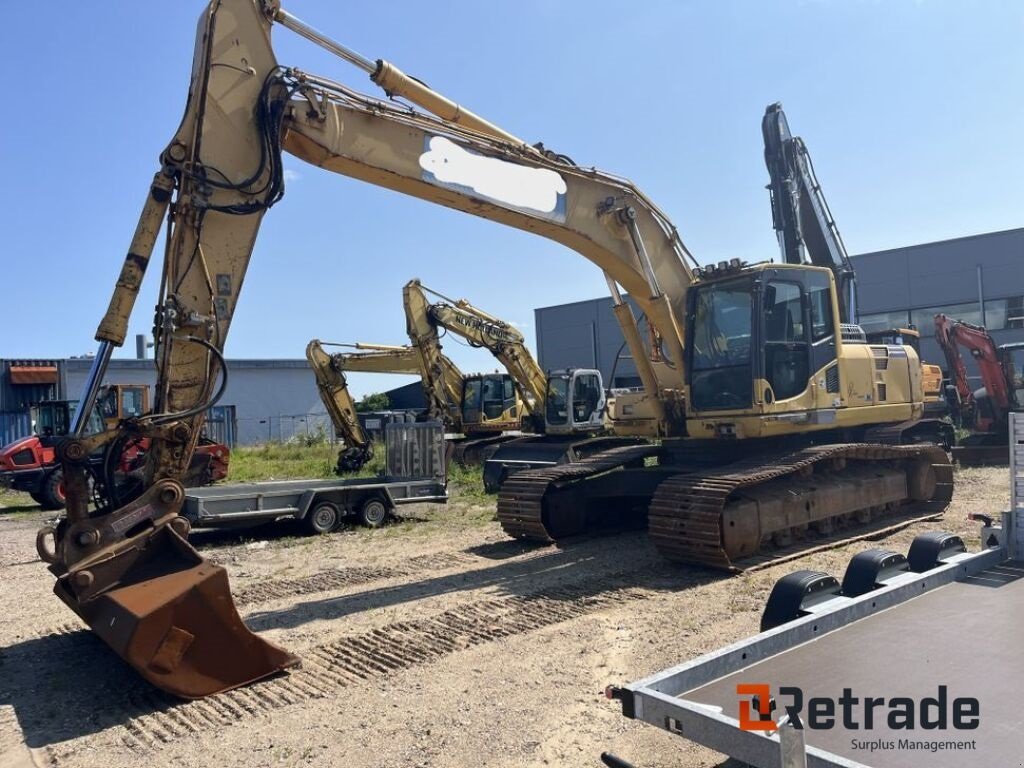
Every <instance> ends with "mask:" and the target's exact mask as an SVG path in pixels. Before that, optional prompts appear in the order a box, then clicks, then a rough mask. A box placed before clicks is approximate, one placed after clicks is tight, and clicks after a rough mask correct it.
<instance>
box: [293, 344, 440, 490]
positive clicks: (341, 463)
mask: <svg viewBox="0 0 1024 768" xmlns="http://www.w3.org/2000/svg"><path fill="white" fill-rule="evenodd" d="M325 346H348V345H330V343H329V342H324V341H320V340H319V339H313V340H312V341H310V342H309V344H308V345H307V346H306V359H307V360H308V361H309V365H310V367H311V368H312V369H313V374H314V376H315V377H316V388H317V392H319V393H320V399H321V400H322V401H323V404H324V408H326V409H327V414H328V416H330V418H331V423H332V424H333V425H334V431H335V432H336V433H337V434H338V435H339V436H340V437H341V439H342V441H343V443H344V446H343V447H342V449H341V451H340V452H339V453H338V464H337V467H336V468H335V471H336V472H337V473H338V474H342V473H343V472H356V471H358V470H359V469H361V468H362V467H363V466H364V465H365V464H366V462H368V461H369V460H370V459H372V458H373V442H372V441H371V440H370V438H369V436H368V435H367V434H366V431H365V430H364V429H363V427H362V425H361V424H360V423H359V417H358V414H357V413H356V404H355V401H354V400H353V399H352V393H351V392H349V391H348V380H347V378H346V376H345V372H346V371H366V372H373V373H408V374H414V375H417V376H418V375H420V360H419V355H417V354H416V351H415V350H414V349H412V348H411V347H383V346H377V345H374V346H373V348H372V349H371V350H369V351H364V352H356V353H338V354H333V355H332V354H328V352H327V351H326V350H325V349H324V347H325ZM355 346H356V347H358V348H365V346H364V345H359V344H357V345H355Z"/></svg>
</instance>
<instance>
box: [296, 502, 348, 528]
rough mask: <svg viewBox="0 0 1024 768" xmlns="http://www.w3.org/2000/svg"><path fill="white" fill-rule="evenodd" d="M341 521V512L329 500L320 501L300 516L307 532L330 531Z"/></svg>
mask: <svg viewBox="0 0 1024 768" xmlns="http://www.w3.org/2000/svg"><path fill="white" fill-rule="evenodd" d="M339 522H341V512H340V511H339V510H338V507H337V506H335V505H334V504H332V503H331V502H329V501H321V502H320V503H319V504H317V505H316V506H315V507H313V508H312V509H311V510H309V512H307V513H306V516H305V517H304V518H302V524H303V525H304V526H305V528H306V531H307V532H308V533H311V534H314V535H317V536H319V535H321V534H324V533H330V532H331V531H333V530H334V529H335V528H337V527H338V523H339Z"/></svg>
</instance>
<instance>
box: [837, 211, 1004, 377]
mask: <svg viewBox="0 0 1024 768" xmlns="http://www.w3.org/2000/svg"><path fill="white" fill-rule="evenodd" d="M853 263H854V266H855V267H856V269H857V285H858V290H859V297H860V314H861V324H862V325H864V327H865V328H868V329H870V328H871V327H881V326H882V325H896V324H904V325H905V324H913V325H915V326H916V327H917V328H918V330H919V331H920V332H921V336H922V341H921V354H922V357H924V359H926V360H928V361H930V362H935V363H938V364H939V365H942V366H943V368H945V358H944V357H943V354H942V350H940V349H939V345H938V344H936V343H935V340H934V325H933V318H934V316H935V315H936V314H937V313H939V312H944V313H945V314H948V315H950V316H951V317H955V318H957V319H960V320H966V321H967V322H971V323H975V324H978V325H984V326H985V327H986V328H988V330H989V332H990V333H991V334H992V338H993V339H995V342H996V343H997V344H1007V343H1010V342H1016V341H1024V228H1022V229H1011V230H1007V231H1004V232H991V233H987V234H981V235H972V236H970V237H960V238H956V239H954V240H943V241H940V242H936V243H925V244H922V245H914V246H909V247H907V248H894V249H892V250H888V251H877V252H874V253H865V254H862V255H859V256H854V257H853ZM983 307H984V313H983V311H982V308H983ZM968 365H969V366H970V362H968Z"/></svg>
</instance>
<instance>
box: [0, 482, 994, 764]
mask: <svg viewBox="0 0 1024 768" xmlns="http://www.w3.org/2000/svg"><path fill="white" fill-rule="evenodd" d="M956 483H957V490H956V495H955V497H954V501H953V503H952V505H951V506H950V507H949V509H948V510H947V512H946V513H945V516H944V519H943V520H942V521H941V522H931V523H924V524H916V525H913V526H911V527H909V528H907V529H904V530H902V531H900V532H898V533H895V534H893V535H890V536H888V537H885V538H883V539H881V540H880V541H874V542H872V541H860V542H856V543H854V544H850V545H847V546H844V547H841V548H838V549H832V550H829V551H825V552H819V553H816V554H811V555H807V556H804V557H801V558H800V559H798V560H794V561H791V562H788V563H785V564H782V565H777V566H774V567H771V568H769V569H766V570H761V571H758V572H754V573H747V574H744V575H741V576H734V577H724V576H722V575H720V574H715V573H708V572H704V571H699V570H695V569H687V568H680V567H676V566H672V565H669V564H667V563H666V562H665V561H663V560H662V559H661V558H660V557H659V556H658V554H657V553H656V552H655V551H654V549H653V547H651V545H650V544H649V543H648V542H647V540H646V537H645V535H644V534H643V533H640V532H636V533H628V534H621V535H617V536H613V537H612V536H609V537H594V538H589V539H584V540H580V541H577V542H574V543H572V544H571V545H568V546H565V547H562V548H558V547H554V546H546V547H545V546H526V545H523V544H520V543H517V542H514V541H510V540H508V539H507V538H506V537H505V536H504V535H503V533H502V531H501V529H500V528H499V526H498V524H497V523H496V522H493V521H491V519H490V518H491V509H492V507H488V506H487V504H489V503H491V502H481V501H480V500H479V499H473V498H468V499H464V500H458V499H456V500H455V501H454V502H453V503H451V504H450V505H449V506H448V507H431V506H426V505H424V506H418V507H414V508H409V507H407V508H405V509H406V512H405V515H406V516H407V519H406V520H405V521H404V522H403V523H401V524H399V525H395V526H391V527H389V528H385V529H381V530H377V531H366V530H358V531H351V532H342V533H335V534H331V535H328V536H324V537H319V538H304V537H299V536H297V535H295V533H294V531H293V530H291V529H289V528H288V527H287V526H285V527H284V528H282V529H280V530H276V531H274V532H272V533H270V534H269V535H268V536H264V537H262V538H256V537H257V535H259V534H258V533H257V532H250V533H248V534H245V535H244V536H242V535H238V534H231V535H225V534H223V533H214V532H208V533H199V534H195V535H194V536H193V539H194V542H195V543H196V545H197V546H198V547H199V548H200V549H201V551H202V552H203V554H204V555H206V556H207V557H208V558H210V559H212V560H214V561H216V562H218V563H220V564H222V565H224V566H225V567H226V568H227V570H228V572H229V574H230V578H231V587H232V592H233V594H234V596H235V600H236V603H237V604H238V606H239V610H240V612H241V613H242V616H243V617H244V618H245V620H246V621H247V622H248V624H249V626H250V627H251V628H253V629H254V630H256V631H257V632H260V633H261V634H263V635H264V636H266V637H268V638H270V639H272V640H274V641H276V642H278V643H280V644H282V645H284V646H286V647H287V648H289V649H290V650H292V651H293V652H295V653H296V654H298V655H299V656H301V657H302V660H303V666H302V669H301V670H299V671H295V672H292V673H291V674H288V675H285V676H282V677H279V678H276V679H273V680H270V681H267V682H263V683H260V684H257V685H253V686H250V687H248V688H245V689H242V690H238V691H233V692H231V693H228V694H225V695H222V696H217V697H213V698H211V699H207V700H204V701H199V702H190V703H182V702H178V701H175V700H172V699H170V698H168V697H167V696H165V695H163V694H161V693H160V692H158V691H156V690H154V689H152V688H151V687H149V686H148V685H147V684H146V683H144V682H143V681H142V680H141V679H140V678H138V677H137V676H136V675H135V674H134V673H133V672H132V671H131V670H130V669H129V668H128V667H127V666H126V665H124V664H123V663H122V662H121V661H120V660H119V659H118V658H117V657H116V656H115V655H114V654H113V653H112V652H110V651H109V650H107V648H106V647H105V646H104V645H103V644H102V643H101V642H100V641H99V640H98V639H96V638H95V637H94V636H93V635H92V634H91V633H90V632H88V631H87V630H85V629H84V628H83V626H82V625H81V624H80V622H78V620H77V618H76V617H75V616H74V615H73V614H72V613H71V612H70V611H69V610H68V609H67V608H65V607H64V606H63V605H62V604H61V603H60V601H59V600H57V598H56V597H54V596H53V595H52V594H51V592H50V590H51V588H52V578H51V577H50V575H49V574H48V572H47V571H46V569H45V568H44V567H43V564H42V563H41V562H39V561H38V560H37V559H36V556H35V551H34V543H33V542H34V537H35V532H36V529H37V527H38V526H39V523H40V522H41V521H42V520H43V519H44V517H45V515H44V513H42V512H39V511H38V510H36V509H32V508H24V507H19V506H17V504H18V503H19V500H20V499H24V498H27V497H16V496H12V495H7V496H3V497H0V504H5V505H6V508H4V509H0V568H2V571H0V572H2V574H3V582H2V583H3V589H2V591H0V768H13V766H20V765H32V764H33V763H35V764H36V765H40V766H51V765H52V766H62V767H63V766H66V767H67V768H76V767H79V766H98V765H103V766H112V767H116V766H128V765H138V764H143V763H145V764H146V765H148V766H153V767H155V766H164V765H175V766H196V767H197V768H198V766H207V765H211V764H212V765H217V766H224V768H231V767H232V766H239V767H240V768H241V767H242V766H245V768H251V767H252V766H292V765H295V766H301V765H318V766H325V765H345V766H350V767H351V768H363V767H364V766H365V767H366V768H371V767H372V768H377V767H378V766H380V767H383V766H482V765H488V766H516V768H521V767H522V766H534V765H554V766H597V765H600V761H599V755H600V753H601V752H602V751H605V750H609V751H612V752H614V753H616V754H618V755H620V756H622V757H624V758H626V759H628V760H631V761H633V762H635V763H636V764H637V765H640V766H644V767H645V768H655V767H656V766H674V767H677V766H702V765H706V766H711V765H718V764H719V763H721V762H722V760H723V758H722V756H720V755H717V754H715V753H713V752H710V751H708V750H705V749H703V748H700V747H697V746H695V745H693V744H691V743H689V742H687V741H685V740H683V739H682V738H679V737H677V736H672V735H669V734H667V733H665V732H663V731H660V730H658V729H655V728H653V727H650V726H647V725H644V724H641V723H637V722H634V721H631V720H627V719H626V718H624V717H622V715H621V714H620V711H619V707H618V705H617V704H615V703H613V702H609V701H607V700H605V699H604V698H603V696H602V691H603V689H604V687H605V686H606V685H607V684H609V683H624V682H628V681H631V680H635V679H638V678H641V677H644V676H646V675H648V674H650V673H653V672H655V671H658V670H661V669H663V668H665V667H668V666H671V665H674V664H678V663H680V662H683V661H687V660H690V659H693V658H694V657H696V656H698V655H700V654H702V653H705V652H708V651H712V650H714V649H716V648H718V647H720V646H722V645H725V644H727V643H731V642H734V641H736V640H739V639H741V638H743V637H745V636H748V635H750V634H753V633H756V632H757V629H758V621H759V619H760V612H761V609H762V607H763V605H764V601H765V599H766V598H767V595H768V591H769V590H770V588H771V586H772V584H773V583H774V582H775V581H776V579H778V578H779V577H781V576H783V575H784V574H786V573H788V572H790V571H792V570H795V569H797V568H813V569H818V570H823V571H828V572H831V573H834V574H836V575H839V576H841V573H842V570H843V568H844V567H845V565H846V562H847V561H848V560H849V558H850V556H851V555H852V554H853V553H854V552H856V551H860V550H861V549H866V548H868V547H871V546H879V545H881V546H885V547H888V548H891V549H895V550H898V551H904V552H905V551H906V549H907V547H908V546H909V544H910V541H911V539H913V537H914V535H915V534H917V533H920V532H922V531H924V530H935V529H946V530H951V531H955V532H959V533H961V534H962V535H964V536H965V539H966V540H967V541H968V546H969V547H970V548H972V549H977V548H978V539H977V531H976V527H975V525H974V524H973V523H968V522H967V521H966V519H965V517H966V514H967V513H968V512H970V511H979V512H989V513H997V514H998V512H1000V511H1001V510H1002V509H1004V508H1005V507H1006V505H1007V504H1008V488H1007V477H1006V469H1005V468H988V469H967V470H961V471H958V473H957V477H956ZM22 503H23V502H22ZM12 505H13V506H12Z"/></svg>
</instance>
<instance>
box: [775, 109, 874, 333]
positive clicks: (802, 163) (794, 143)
mask: <svg viewBox="0 0 1024 768" xmlns="http://www.w3.org/2000/svg"><path fill="white" fill-rule="evenodd" d="M761 133H762V136H763V138H764V162H765V165H766V166H767V167H768V175H769V177H770V182H769V184H768V190H769V192H770V193H771V201H772V222H773V224H774V226H775V232H776V234H777V235H778V238H779V248H780V250H781V252H782V261H783V263H785V264H813V265H815V266H818V267H828V268H829V269H831V270H832V273H833V274H834V275H835V279H836V287H837V289H838V292H839V296H840V299H839V303H840V312H841V313H842V318H843V322H844V323H856V322H857V278H856V274H855V272H854V268H853V263H852V262H851V261H850V257H849V255H848V254H847V253H846V246H845V245H844V244H843V238H842V237H841V236H840V235H839V229H838V228H837V227H836V223H835V220H834V219H833V218H832V212H831V211H830V210H829V208H828V202H827V201H826V200H825V194H824V192H822V190H821V185H820V184H819V183H818V179H817V176H815V174H814V165H813V164H812V163H811V156H810V153H808V151H807V147H806V145H805V144H804V142H803V139H801V138H800V137H798V136H793V135H792V134H791V133H790V132H789V123H788V122H787V120H786V113H785V112H783V111H782V104H779V103H775V104H771V105H769V106H768V108H767V109H766V110H765V113H764V118H763V119H762V120H761Z"/></svg>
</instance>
